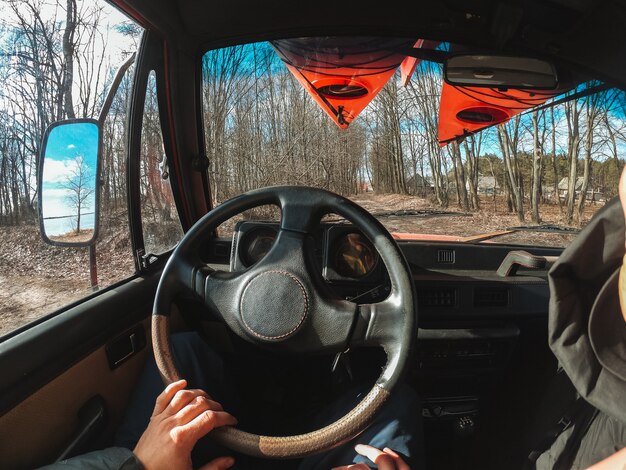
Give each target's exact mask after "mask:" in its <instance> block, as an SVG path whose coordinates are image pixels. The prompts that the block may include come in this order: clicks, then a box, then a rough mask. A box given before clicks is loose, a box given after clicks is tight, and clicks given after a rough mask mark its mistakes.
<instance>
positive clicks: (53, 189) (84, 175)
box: [37, 119, 102, 246]
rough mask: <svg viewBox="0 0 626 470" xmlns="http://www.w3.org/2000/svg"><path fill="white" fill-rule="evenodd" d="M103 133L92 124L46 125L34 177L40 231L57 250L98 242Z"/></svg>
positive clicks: (87, 121) (74, 121)
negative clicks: (35, 176)
mask: <svg viewBox="0 0 626 470" xmlns="http://www.w3.org/2000/svg"><path fill="white" fill-rule="evenodd" d="M101 149H102V132H101V129H100V124H99V122H98V121H97V120H95V119H71V120H66V121H59V122H55V123H52V124H50V126H48V129H46V133H45V134H44V137H43V141H42V145H41V153H40V155H39V167H38V175H37V190H38V194H39V204H38V212H39V226H40V230H41V236H42V238H43V240H44V241H45V242H46V243H48V244H50V245H56V246H89V245H91V244H93V243H94V242H95V240H96V239H97V237H98V220H99V212H100V211H99V203H100V195H99V193H100V191H99V187H100V184H99V181H100V155H101Z"/></svg>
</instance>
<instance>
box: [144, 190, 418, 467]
mask: <svg viewBox="0 0 626 470" xmlns="http://www.w3.org/2000/svg"><path fill="white" fill-rule="evenodd" d="M268 204H272V205H277V206H278V207H279V208H280V209H281V225H280V230H279V232H278V234H277V237H276V240H275V242H274V244H273V246H272V248H271V249H270V250H269V252H268V253H267V254H266V255H265V256H264V257H263V258H262V259H261V260H259V261H258V262H257V263H256V264H254V265H252V266H250V267H249V268H247V269H246V270H245V271H241V272H225V271H215V270H213V269H211V268H210V267H209V266H207V265H206V264H205V263H204V262H202V261H201V258H200V255H199V254H200V252H201V249H202V247H203V246H204V245H205V244H206V243H208V241H207V240H208V239H209V238H210V236H211V234H212V233H214V231H215V229H216V228H217V226H218V225H220V224H221V223H222V222H224V221H226V220H228V219H230V218H232V217H233V216H235V215H237V214H239V213H241V212H243V211H245V210H248V209H252V208H254V207H258V206H262V205H268ZM330 213H334V214H339V215H340V216H342V217H344V218H346V219H347V220H348V221H350V222H351V223H353V224H354V225H355V226H356V228H357V229H358V230H360V231H361V232H362V233H363V234H364V235H365V236H366V237H367V238H368V239H369V240H370V242H371V243H372V244H373V246H374V248H375V249H376V251H377V252H378V254H379V256H380V258H381V259H382V261H383V262H384V264H385V266H386V268H387V271H388V273H389V280H390V283H391V290H390V293H389V296H388V297H387V298H386V299H385V300H383V301H382V302H378V303H374V304H357V303H354V302H350V301H347V300H343V299H340V298H338V297H337V296H336V295H335V294H333V293H332V292H330V290H329V289H328V286H327V285H326V284H325V282H324V280H323V279H322V276H321V273H320V272H319V270H318V268H316V263H315V254H314V253H315V244H314V240H313V236H314V234H315V233H316V229H317V227H319V223H320V221H321V218H322V217H323V216H324V215H326V214H330ZM185 292H193V293H195V294H196V295H197V297H198V298H199V299H200V300H201V301H202V302H203V303H204V305H205V306H206V307H207V309H208V310H210V311H211V312H212V313H213V314H214V315H216V316H217V317H219V318H221V319H222V320H223V321H224V322H225V323H226V324H227V325H228V326H229V327H230V329H231V330H232V331H233V332H234V333H235V334H237V335H239V336H240V337H241V338H244V339H245V340H246V341H249V342H251V343H253V344H257V345H259V346H261V347H264V348H267V349H272V350H275V351H280V352H284V353H288V354H316V353H335V354H336V353H339V352H343V351H345V350H347V349H348V348H350V347H357V346H363V345H366V346H380V347H382V348H383V349H384V350H385V352H386V354H387V364H386V365H385V367H384V368H383V371H382V373H381V375H380V377H379V378H378V380H377V382H376V384H375V385H374V387H373V388H372V389H371V391H370V392H369V393H368V394H367V395H366V396H365V398H363V400H362V401H361V402H360V403H359V404H358V405H357V406H356V407H355V408H354V409H353V410H352V411H350V412H349V413H348V414H346V415H345V416H344V417H342V418H341V419H339V420H338V421H336V422H334V423H332V424H330V425H328V426H326V427H324V428H322V429H318V430H316V431H312V432H309V433H306V434H300V435H296V436H286V437H270V436H259V435H255V434H250V433H247V432H244V431H241V430H239V429H236V428H233V427H230V426H226V427H222V428H220V429H217V430H215V431H213V432H212V433H211V436H212V437H213V438H214V439H215V440H216V441H218V442H219V443H221V444H223V445H225V446H226V447H229V448H231V449H233V450H236V451H239V452H242V453H244V454H248V455H252V456H256V457H265V458H294V457H304V456H307V455H311V454H315V453H319V452H323V451H326V450H329V449H330V448H332V447H334V446H336V445H339V444H341V443H343V442H346V441H348V440H349V439H351V438H352V437H354V436H355V435H357V434H359V433H360V432H362V431H363V430H364V429H365V428H367V426H368V425H369V424H370V423H371V422H372V420H373V418H374V416H375V415H376V413H377V412H378V411H379V410H380V409H381V407H382V406H383V405H384V403H385V402H386V400H387V399H388V397H389V395H390V393H391V392H392V390H393V388H394V386H395V385H396V384H397V383H398V381H399V379H400V377H401V376H402V374H403V371H404V369H405V366H406V364H407V361H408V358H409V351H410V350H411V346H412V343H413V341H414V339H415V337H416V311H415V305H416V302H415V293H414V287H413V280H412V276H411V274H410V271H409V268H408V266H407V264H406V261H405V259H404V256H403V255H402V253H401V251H400V249H399V248H398V246H397V245H396V243H395V241H394V240H393V238H392V237H391V235H390V234H389V233H388V232H387V230H386V229H385V228H384V227H383V226H382V225H381V224H380V222H378V220H376V219H375V218H374V217H373V216H372V215H371V214H369V213H368V212H367V211H365V210H364V209H362V208H361V207H359V206H358V205H356V204H354V203H353V202H351V201H350V200H348V199H346V198H343V197H341V196H338V195H336V194H333V193H331V192H328V191H323V190H319V189H312V188H304V187H297V186H279V187H270V188H264V189H260V190H255V191H251V192H249V193H245V194H242V195H240V196H237V197H235V198H233V199H231V200H229V201H226V202H224V203H223V204H221V205H220V206H218V207H216V208H215V209H213V210H212V211H211V212H209V213H208V214H207V215H205V216H204V217H203V218H202V219H200V220H199V221H198V222H197V223H196V224H195V225H194V226H193V227H192V228H191V229H190V230H189V231H188V232H187V233H186V234H185V236H184V237H183V239H182V240H181V242H180V243H179V245H178V246H177V248H176V249H175V250H174V252H173V253H172V256H171V257H170V259H169V260H168V262H167V265H166V266H165V269H164V271H163V274H162V276H161V281H160V282H159V286H158V288H157V293H156V298H155V302H154V308H153V316H152V340H153V348H154V355H155V359H156V363H157V366H158V367H159V370H160V372H161V376H162V377H163V380H164V381H165V383H166V384H167V383H171V382H173V381H176V380H178V379H179V378H180V375H179V373H178V370H177V369H176V365H175V364H174V361H173V358H172V351H171V345H170V340H169V314H170V311H171V305H172V302H173V300H174V299H175V298H176V296H177V295H178V294H180V293H185Z"/></svg>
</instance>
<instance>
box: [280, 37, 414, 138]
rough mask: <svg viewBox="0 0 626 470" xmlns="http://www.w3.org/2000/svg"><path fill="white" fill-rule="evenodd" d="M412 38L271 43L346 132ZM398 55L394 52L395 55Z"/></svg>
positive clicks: (398, 61) (412, 41)
mask: <svg viewBox="0 0 626 470" xmlns="http://www.w3.org/2000/svg"><path fill="white" fill-rule="evenodd" d="M414 43H415V40H414V39H413V40H407V39H381V38H374V39H373V38H337V37H333V38H298V39H285V40H279V41H272V43H271V44H272V46H273V47H274V50H275V51H276V53H277V54H278V55H279V57H280V58H281V59H282V60H283V62H284V63H285V65H286V66H287V68H288V69H289V71H290V72H291V73H292V74H293V75H294V77H296V79H297V80H298V81H299V82H300V83H301V84H302V86H303V87H304V88H305V89H306V90H307V91H308V92H309V94H310V95H311V96H312V97H313V99H314V100H315V101H316V102H317V104H319V105H320V107H321V108H322V109H323V110H324V111H325V112H326V113H327V114H328V115H329V116H330V117H331V118H332V119H333V121H335V123H336V124H337V125H338V126H339V127H341V128H342V129H345V128H347V127H348V125H349V124H350V123H351V122H352V121H353V120H354V119H355V118H356V117H357V116H358V114H359V113H360V112H361V111H363V109H365V107H366V106H367V105H368V104H369V103H370V101H372V99H374V97H375V96H376V95H377V94H378V92H379V91H380V90H381V89H382V88H383V87H384V86H385V84H386V83H387V82H388V81H389V79H390V78H391V77H392V76H393V74H394V72H395V71H396V69H397V68H398V67H399V66H400V64H401V63H402V61H403V60H404V59H405V57H406V55H405V54H402V51H403V50H404V51H406V49H407V48H411V47H412V46H413V44H414ZM395 51H398V52H395Z"/></svg>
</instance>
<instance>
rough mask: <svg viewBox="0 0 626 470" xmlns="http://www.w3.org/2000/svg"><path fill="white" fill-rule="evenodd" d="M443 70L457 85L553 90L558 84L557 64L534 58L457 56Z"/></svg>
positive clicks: (447, 62)
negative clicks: (555, 66) (555, 65)
mask: <svg viewBox="0 0 626 470" xmlns="http://www.w3.org/2000/svg"><path fill="white" fill-rule="evenodd" d="M443 73H444V79H445V81H446V82H447V83H448V84H450V85H455V86H471V87H488V88H516V89H525V88H527V89H534V90H553V89H554V88H556V86H557V84H558V80H557V75H556V70H555V68H554V65H552V64H551V63H550V62H547V61H545V60H540V59H535V58H532V57H509V56H496V55H457V56H453V57H450V58H449V59H448V60H447V61H446V62H445V64H444V69H443Z"/></svg>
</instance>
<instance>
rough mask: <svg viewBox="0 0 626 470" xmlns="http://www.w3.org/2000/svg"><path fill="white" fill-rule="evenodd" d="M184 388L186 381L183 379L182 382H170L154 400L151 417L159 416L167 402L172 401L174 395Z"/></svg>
mask: <svg viewBox="0 0 626 470" xmlns="http://www.w3.org/2000/svg"><path fill="white" fill-rule="evenodd" d="M186 386H187V381H186V380H185V379H183V380H177V381H176V382H172V383H171V384H169V385H168V386H167V387H165V390H163V391H162V392H161V394H160V395H159V396H158V397H157V399H156V402H155V404H154V411H153V412H152V416H155V415H158V414H161V413H162V412H163V410H165V408H166V407H167V405H168V404H169V402H170V401H171V400H172V398H173V397H174V395H175V394H176V393H177V392H178V391H179V390H182V389H184V388H185V387H186Z"/></svg>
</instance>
